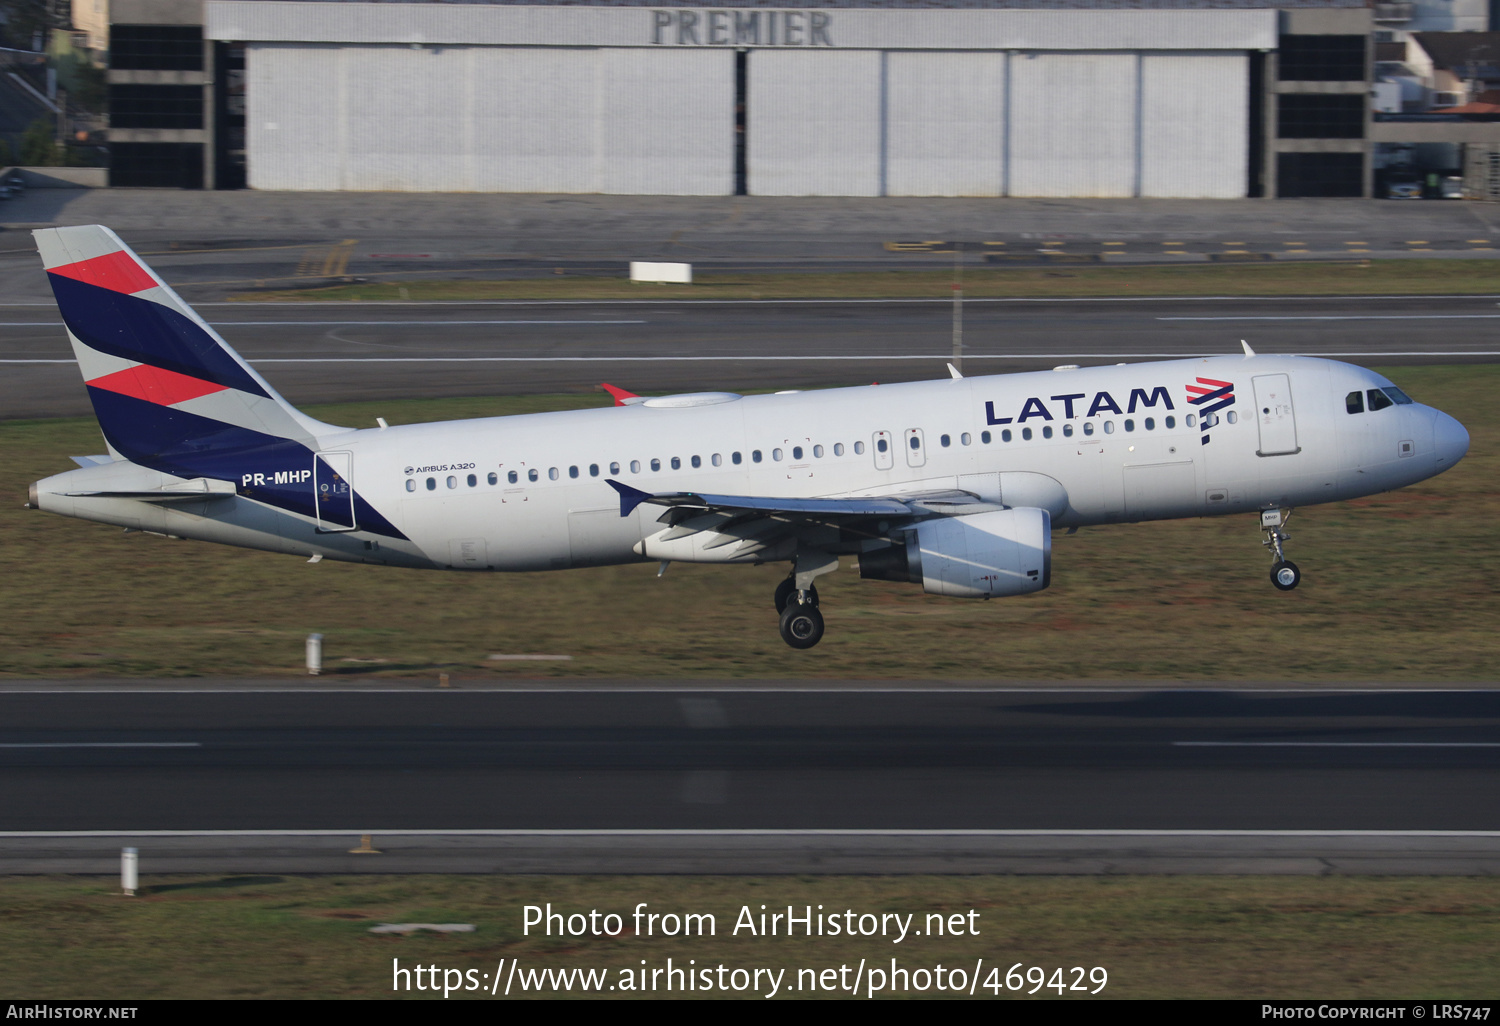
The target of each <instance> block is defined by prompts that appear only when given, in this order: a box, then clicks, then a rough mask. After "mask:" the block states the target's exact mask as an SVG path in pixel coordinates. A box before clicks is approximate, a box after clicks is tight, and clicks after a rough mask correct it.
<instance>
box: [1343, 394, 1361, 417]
mask: <svg viewBox="0 0 1500 1026" xmlns="http://www.w3.org/2000/svg"><path fill="white" fill-rule="evenodd" d="M1344 409H1346V410H1348V411H1349V412H1350V413H1364V412H1365V394H1364V393H1363V392H1350V393H1349V394H1348V395H1346V396H1344Z"/></svg>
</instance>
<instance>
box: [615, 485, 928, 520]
mask: <svg viewBox="0 0 1500 1026" xmlns="http://www.w3.org/2000/svg"><path fill="white" fill-rule="evenodd" d="M607 483H608V484H609V486H610V487H611V488H613V489H614V490H615V491H617V492H619V493H620V516H622V517H628V516H630V514H631V513H633V512H635V508H636V507H637V506H639V505H640V504H641V503H643V502H645V503H650V504H652V505H655V506H666V507H669V508H671V507H677V506H685V507H688V508H691V509H702V510H707V511H712V512H720V513H762V514H777V513H786V514H792V515H799V514H800V515H803V516H824V517H886V516H890V517H901V516H912V515H913V514H915V513H916V512H917V510H916V509H914V508H913V507H912V506H910V505H908V504H907V503H905V502H902V501H900V500H898V499H888V498H881V497H878V496H877V497H870V498H860V499H793V498H773V497H766V496H759V495H711V494H707V493H700V492H654V493H653V492H643V491H641V490H640V489H639V488H632V487H631V486H630V485H628V484H625V483H624V482H622V481H616V480H614V479H613V478H610V479H609V481H608V482H607Z"/></svg>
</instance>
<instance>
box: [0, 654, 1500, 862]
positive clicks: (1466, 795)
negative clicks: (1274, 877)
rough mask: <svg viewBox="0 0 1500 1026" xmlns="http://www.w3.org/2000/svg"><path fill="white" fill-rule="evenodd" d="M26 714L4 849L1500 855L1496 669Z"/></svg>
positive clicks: (1023, 857) (1308, 857) (70, 707)
mask: <svg viewBox="0 0 1500 1026" xmlns="http://www.w3.org/2000/svg"><path fill="white" fill-rule="evenodd" d="M0 723H3V724H4V727H3V729H0V823H4V825H5V828H6V831H7V832H6V833H4V834H0V872H38V871H90V872H97V871H106V870H107V868H108V867H107V865H106V864H107V863H109V860H110V859H111V858H112V857H113V856H114V855H115V854H116V853H117V851H118V848H119V847H120V846H121V845H123V844H134V845H136V846H138V847H141V848H142V850H143V852H147V853H150V856H149V857H152V858H156V859H158V862H157V867H158V868H157V869H156V870H155V871H157V872H162V871H167V869H166V867H168V866H170V867H175V868H177V869H182V870H184V871H187V870H189V869H191V868H200V869H201V868H204V867H217V868H219V869H224V868H227V867H233V869H234V871H261V870H265V871H270V870H276V871H289V872H290V871H299V872H301V871H318V870H319V869H322V870H326V871H345V870H347V869H351V868H353V869H358V870H366V871H416V870H420V869H428V870H463V871H515V872H539V871H548V870H552V871H576V872H605V871H621V872H625V871H629V872H652V871H655V872H714V871H717V872H816V871H822V872H834V871H847V872H885V871H891V872H910V871H945V872H995V871H1007V872H1009V871H1030V872H1105V871H1144V872H1173V871H1178V872H1201V871H1217V872H1225V871H1235V872H1250V871H1255V872H1262V871H1264V872H1465V873H1476V872H1483V873H1489V872H1495V871H1496V870H1500V829H1497V828H1500V822H1497V819H1496V812H1495V810H1496V809H1500V692H1496V691H1394V692H1392V691H1385V692H1378V691H1317V692H1310V691H1302V690H1242V691H1147V690H1138V689H1117V690H1104V691H1101V690H1099V689H1088V690H1078V689H1069V688H1066V687H1059V688H1053V689H1045V690H995V689H986V688H979V689H976V688H958V689H943V688H936V689H935V688H930V687H929V688H924V687H920V686H917V687H910V688H902V687H901V686H900V685H893V686H889V687H886V688H882V689H874V688H867V689H864V690H852V689H839V690H815V689H813V688H811V687H809V688H808V689H806V690H737V689H714V690H700V691H682V690H676V689H673V690H657V689H654V688H653V687H652V684H651V682H649V681H642V682H638V683H637V685H636V689H635V690H631V689H627V688H623V687H620V686H618V685H617V686H615V687H613V688H611V689H609V690H570V691H563V692H559V691H551V690H537V691H517V690H506V691H498V690H483V691H480V690H464V689H450V690H447V691H436V690H433V689H431V688H426V689H412V690H407V691H393V690H390V688H389V686H387V687H385V688H378V689H371V690H368V691H362V692H349V691H305V690H303V689H301V688H298V687H296V686H295V685H293V686H291V687H289V688H287V689H285V690H277V691H271V690H267V691H244V690H230V691H224V690H217V689H214V688H213V686H212V685H210V684H205V685H204V686H203V688H202V690H197V691H183V690H181V689H174V690H165V691H156V690H134V691H120V690H112V691H103V690H101V691H95V692H86V691H80V690H78V689H77V687H76V685H75V686H73V687H71V688H69V689H68V690H66V691H60V690H55V689H46V690H43V689H37V688H32V689H27V690H19V689H7V690H6V691H4V692H3V693H0ZM80 831H81V832H84V834H80V833H78V832H80ZM99 831H105V832H107V833H105V834H100V833H98V832H99ZM148 831H189V832H194V833H199V832H204V831H210V832H212V831H221V832H222V831H230V832H231V833H218V834H212V835H208V836H195V837H182V836H167V835H162V834H150V833H143V832H148ZM244 831H251V833H244ZM298 831H302V832H303V833H298ZM307 831H314V833H310V834H309V833H306V832H307ZM59 832H61V833H59ZM364 833H368V834H371V835H372V837H373V838H374V847H376V848H378V849H380V850H382V851H384V852H386V855H384V856H381V857H380V858H376V857H375V856H350V855H348V854H347V852H348V851H349V849H350V848H351V847H356V846H358V841H359V836H360V835H361V834H364ZM85 834H86V835H87V836H85ZM146 858H147V856H146V855H143V863H144V862H145V860H146ZM101 866H104V867H105V868H104V869H101V868H99V867H101ZM69 867H71V870H70V869H69Z"/></svg>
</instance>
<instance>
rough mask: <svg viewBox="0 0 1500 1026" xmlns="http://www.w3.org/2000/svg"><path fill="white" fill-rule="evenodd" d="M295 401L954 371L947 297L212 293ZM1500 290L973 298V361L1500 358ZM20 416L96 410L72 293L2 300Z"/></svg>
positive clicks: (222, 316) (5, 406)
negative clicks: (233, 297)
mask: <svg viewBox="0 0 1500 1026" xmlns="http://www.w3.org/2000/svg"><path fill="white" fill-rule="evenodd" d="M200 310H201V312H202V313H203V315H204V316H205V318H207V319H208V320H209V321H210V322H212V323H213V324H215V325H216V326H217V327H218V329H219V330H220V331H221V333H222V334H223V335H224V336H225V338H226V339H228V340H229V342H230V344H231V345H233V346H235V348H236V349H238V350H239V352H240V353H241V354H242V355H243V356H244V357H245V358H246V359H248V360H249V361H250V362H251V363H252V364H253V365H255V366H256V368H257V369H258V370H260V371H261V373H262V374H264V375H265V376H266V378H267V379H268V380H270V381H271V383H272V384H273V385H275V386H276V387H277V388H278V389H279V390H280V391H281V392H282V393H283V394H284V395H285V396H286V397H287V398H288V399H289V400H291V401H292V402H294V403H313V402H339V401H346V400H356V399H402V398H412V397H425V396H457V395H495V394H513V393H528V392H529V393H538V392H564V391H578V390H583V389H588V388H592V387H594V386H596V385H597V384H598V383H599V382H600V381H611V382H614V383H617V384H620V385H623V386H625V387H627V388H630V389H631V390H633V391H639V392H670V391H690V390H694V389H724V390H748V389H756V388H804V387H819V386H828V385H838V384H867V383H869V382H871V381H899V380H910V379H915V378H924V377H935V376H942V375H944V374H945V373H946V371H945V370H944V366H943V365H944V363H945V362H946V361H947V360H948V359H950V356H951V347H952V313H951V304H949V303H947V302H944V301H941V300H939V301H910V300H892V301H853V300H827V301H824V300H816V301H795V302H794V301H746V302H717V301H716V302H651V301H642V302H633V303H619V302H575V303H540V302H527V303H484V304H480V303H466V304H447V303H444V304H421V303H412V304H390V303H370V304H358V303H341V304H339V305H338V306H337V307H330V306H329V305H328V304H322V303H310V304H254V305H248V304H240V303H210V304H204V305H202V306H200ZM1497 327H1500V296H1468V297H1417V298H1401V297H1386V298H1370V297H1356V298H1346V299H1337V298H1334V299H1311V298H1309V299H1274V298H1268V299H1244V298H1227V299H1211V298H1210V299H1199V300H1182V299H1168V300H1158V299H1151V300H1139V301H1123V300H1118V299H1107V300H1079V299H1068V300H970V301H968V302H967V303H966V304H965V307H964V342H965V346H966V348H965V350H964V353H965V356H964V369H965V371H966V372H967V373H969V374H975V373H999V372H1004V371H1012V370H1036V369H1044V368H1050V367H1053V366H1057V365H1059V364H1066V363H1077V364H1084V365H1088V364H1098V363H1114V362H1118V361H1122V360H1132V361H1133V360H1152V359H1166V358H1174V357H1184V356H1194V355H1212V354H1224V353H1235V352H1238V351H1239V343H1240V340H1241V339H1248V340H1249V341H1250V343H1251V345H1252V346H1254V347H1256V349H1257V350H1258V351H1260V352H1266V353H1306V354H1311V355H1320V356H1332V357H1335V358H1338V359H1347V360H1349V361H1351V362H1354V363H1362V364H1367V365H1368V364H1393V363H1409V362H1423V363H1431V362H1443V361H1462V362H1470V361H1474V362H1489V361H1493V360H1495V359H1496V358H1497V357H1500V343H1497V342H1496V336H1495V330H1496V328H1497ZM0 367H3V368H4V373H3V375H0V410H3V414H0V415H3V416H5V417H38V416H58V415H82V414H86V413H88V412H89V410H88V403H87V398H86V395H85V393H84V390H83V389H82V388H81V387H80V384H79V381H78V376H77V369H76V367H75V365H74V364H73V363H72V359H71V353H70V351H69V349H68V345H67V341H66V338H65V336H64V334H63V331H62V327H61V322H60V320H59V319H58V317H57V313H56V310H55V308H51V307H48V306H21V305H11V306H0Z"/></svg>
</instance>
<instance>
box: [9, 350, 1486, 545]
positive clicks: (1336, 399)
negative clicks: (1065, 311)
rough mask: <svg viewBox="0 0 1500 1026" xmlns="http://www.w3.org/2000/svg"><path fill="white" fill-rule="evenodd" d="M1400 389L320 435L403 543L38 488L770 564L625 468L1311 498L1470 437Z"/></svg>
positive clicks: (670, 414) (1036, 385) (157, 525)
mask: <svg viewBox="0 0 1500 1026" xmlns="http://www.w3.org/2000/svg"><path fill="white" fill-rule="evenodd" d="M1200 380H1208V381H1210V382H1219V383H1232V395H1233V397H1234V399H1233V402H1232V404H1230V405H1227V406H1224V405H1222V403H1221V404H1220V408H1219V409H1217V411H1216V412H1214V413H1211V414H1208V416H1209V417H1210V418H1211V426H1210V427H1209V428H1208V429H1207V430H1205V429H1204V425H1203V423H1202V419H1203V414H1201V413H1200V412H1199V411H1200V409H1207V408H1208V407H1207V406H1203V407H1195V406H1193V405H1190V403H1189V401H1188V400H1189V399H1190V398H1191V397H1192V392H1191V390H1190V387H1191V386H1194V385H1195V383H1196V382H1199V381H1200ZM1385 385H1389V382H1388V381H1387V380H1386V379H1384V378H1382V377H1380V376H1379V375H1377V374H1374V373H1373V372H1370V371H1367V370H1364V369H1362V368H1359V367H1355V366H1352V365H1349V364H1343V363H1337V362H1333V361H1328V360H1320V359H1308V358H1297V357H1275V356H1254V357H1240V356H1234V357H1216V358H1210V359H1194V360H1178V361H1167V362H1160V363H1139V364H1130V365H1120V366H1113V367H1094V368H1087V369H1069V370H1058V371H1043V372H1035V373H1024V374H1007V375H990V376H982V377H970V378H963V379H949V380H940V381H926V382H914V383H907V384H893V385H878V386H865V387H857V388H838V389H829V390H822V391H812V392H798V393H792V394H777V395H755V396H745V397H735V396H730V395H727V394H706V395H704V396H701V397H696V398H695V397H680V398H675V399H674V398H670V397H669V398H667V399H665V400H654V401H649V402H645V403H638V404H636V405H631V406H625V407H614V408H600V409H593V410H580V411H572V412H563V413H549V414H533V415H525V416H513V417H496V418H489V419H483V420H468V421H451V422H442V423H430V424H415V425H407V426H400V427H391V428H386V429H369V430H350V431H345V432H341V433H337V434H332V435H329V436H327V437H322V438H320V439H319V442H320V445H321V449H322V453H323V454H333V455H331V456H328V457H327V458H329V459H330V460H335V461H342V462H341V463H339V464H338V465H340V466H346V467H347V477H348V479H349V480H350V481H351V482H352V484H353V487H354V489H355V491H357V492H358V493H359V495H360V496H361V497H362V498H363V499H364V500H365V501H366V502H368V503H369V504H370V505H371V506H373V507H374V508H375V509H376V510H378V511H379V512H380V513H381V514H383V515H384V517H385V518H386V519H387V520H388V521H389V522H390V523H391V524H393V525H394V526H395V527H396V528H397V529H399V531H400V532H401V533H402V534H404V535H405V536H406V537H405V539H401V538H392V537H382V536H380V535H377V534H371V533H366V532H365V531H363V530H361V529H359V526H358V525H356V529H355V530H353V531H333V532H323V531H320V530H319V525H318V524H317V523H316V522H314V521H313V520H311V519H309V518H307V517H303V516H299V515H294V514H291V513H287V512H285V511H283V510H279V509H274V508H271V507H267V506H264V505H263V504H261V503H258V502H255V501H253V500H250V499H248V498H246V497H245V496H243V495H221V496H209V497H205V499H204V500H203V501H202V502H181V501H174V502H171V503H153V502H144V501H139V500H136V499H122V498H101V497H92V496H89V497H79V496H77V494H76V493H79V492H85V491H91V490H92V491H104V490H126V489H141V488H158V487H171V486H172V485H173V484H174V483H180V482H178V481H177V479H175V478H172V477H170V476H168V475H164V474H161V473H159V472H154V471H146V470H144V469H143V468H139V467H135V466H134V465H133V464H129V463H124V464H123V465H122V464H121V463H115V464H109V465H105V466H100V467H86V468H83V469H80V470H75V471H70V472H68V473H65V474H60V475H57V476H55V477H52V478H48V479H47V480H45V481H42V482H38V486H37V487H38V489H39V492H40V500H41V505H42V508H44V509H49V510H53V511H56V512H59V513H66V514H68V515H72V516H79V517H84V518H87V519H94V520H101V521H106V522H110V523H116V524H122V525H124V526H127V527H139V528H141V529H143V530H153V531H159V532H162V533H166V534H171V535H176V536H182V537H191V538H202V539H206V540H212V541H219V542H226V543H229V544H237V545H246V546H250V547H256V548H266V549H272V550H278V551H286V552H295V553H299V554H304V555H322V556H326V557H328V558H335V559H348V560H356V561H368V562H379V563H389V564H395V565H405V566H423V567H451V568H454V569H473V570H546V569H557V568H563V567H570V566H593V565H602V564H609V563H622V562H631V561H636V560H642V559H671V560H689V561H715V562H727V561H733V562H764V561H768V560H773V559H788V558H792V557H793V556H794V555H795V553H794V552H790V551H789V552H781V551H779V550H777V549H776V548H774V547H772V548H769V549H766V548H761V549H756V548H754V547H753V546H749V547H747V546H745V545H743V544H727V543H726V541H725V540H724V539H720V538H719V536H717V535H715V534H714V532H712V531H698V532H695V533H694V532H689V533H687V534H686V535H685V536H677V537H672V536H669V535H671V534H675V533H676V532H669V528H668V527H667V526H666V525H665V524H663V523H660V522H659V521H658V518H660V517H661V516H662V513H663V511H662V509H661V507H660V506H656V505H651V504H642V505H640V506H638V507H636V508H635V509H634V510H633V511H632V512H631V513H630V515H629V516H625V517H622V516H621V515H620V509H621V503H620V497H619V496H618V495H617V494H616V492H615V491H614V490H613V489H611V488H610V487H609V486H608V485H607V484H606V480H607V479H609V478H615V479H618V480H620V481H622V482H624V483H626V484H628V485H630V486H631V487H633V488H636V489H640V490H641V491H645V492H649V493H663V492H696V493H714V494H718V495H732V496H777V497H786V498H802V497H848V496H899V495H902V494H913V493H925V492H935V491H944V490H955V489H957V490H963V491H969V492H973V493H974V494H976V495H978V496H979V497H980V498H981V499H984V500H987V501H989V502H995V503H1000V504H1003V505H1009V506H1042V507H1043V508H1048V509H1049V511H1050V513H1051V515H1052V523H1053V525H1054V526H1060V527H1075V526H1085V525H1090V524H1103V523H1113V522H1122V521H1137V520H1153V519H1166V518H1174V517H1196V516H1208V515H1215V514H1221V513H1234V512H1241V511H1250V510H1257V509H1266V508H1271V507H1295V506H1306V505H1311V504H1314V503H1320V502H1330V501H1334V500H1339V499H1347V498H1352V497H1355V496H1361V495H1369V494H1372V493H1376V492H1382V491H1388V490H1390V489H1392V488H1397V487H1400V486H1403V485H1407V484H1411V483H1413V482H1416V481H1420V480H1422V479H1424V478H1427V477H1431V476H1432V475H1433V474H1436V473H1439V472H1440V471H1442V470H1445V469H1447V468H1448V467H1450V466H1452V465H1453V463H1454V462H1456V460H1457V459H1458V458H1459V457H1460V456H1462V454H1463V451H1464V450H1465V449H1466V448H1467V443H1468V437H1467V434H1466V433H1464V432H1463V428H1462V427H1461V426H1458V424H1457V422H1456V421H1454V420H1453V419H1452V418H1451V417H1448V416H1447V415H1446V414H1443V413H1441V412H1439V411H1437V410H1435V409H1433V408H1431V407H1428V406H1423V405H1420V404H1416V403H1411V404H1404V405H1392V406H1389V407H1386V408H1382V409H1378V410H1365V411H1364V412H1360V413H1357V414H1356V413H1350V412H1348V409H1347V407H1346V395H1348V394H1349V393H1352V392H1364V391H1366V390H1369V389H1378V388H1380V387H1381V386H1385ZM1196 387H1197V388H1198V390H1199V392H1200V393H1201V392H1203V391H1206V390H1208V389H1209V388H1212V387H1214V386H1212V385H1209V386H1205V385H1202V384H1198V385H1197V386H1196ZM1101 397H1102V398H1101ZM1205 436H1207V441H1205ZM1459 436H1462V445H1461V446H1460V444H1459ZM882 443H884V445H883V446H882ZM337 454H348V455H347V456H341V455H337ZM305 469H308V468H302V467H295V468H294V467H284V466H279V465H266V466H257V465H255V464H254V459H253V458H251V457H247V458H246V462H245V465H244V466H243V467H239V468H237V470H238V472H239V474H240V475H241V476H242V477H243V476H244V475H255V474H262V475H276V474H291V473H295V472H299V471H302V470H305ZM236 483H237V484H238V482H236ZM307 487H308V488H310V489H311V488H313V487H315V483H314V482H313V481H311V480H309V481H308V482H307ZM65 493H75V494H74V495H73V496H69V495H67V494H65ZM838 545H839V543H838V541H837V539H832V540H830V542H829V544H828V545H827V546H826V548H828V549H829V550H830V551H839V549H838ZM845 551H857V548H856V549H854V550H845Z"/></svg>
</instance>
